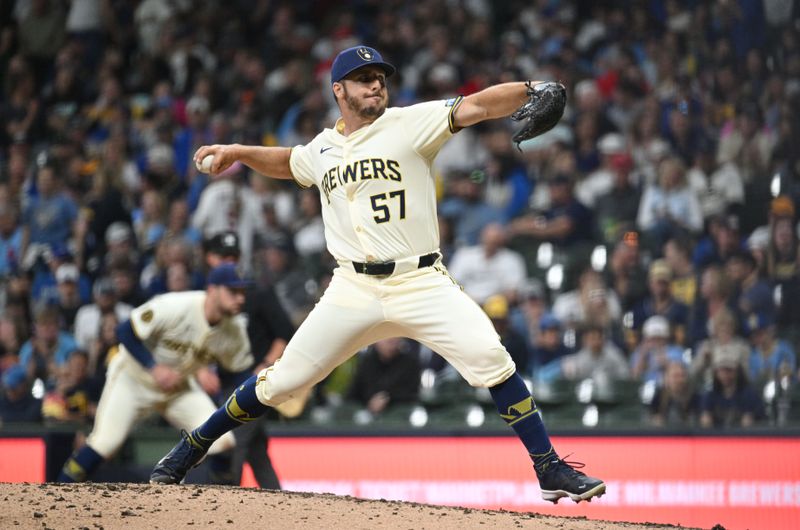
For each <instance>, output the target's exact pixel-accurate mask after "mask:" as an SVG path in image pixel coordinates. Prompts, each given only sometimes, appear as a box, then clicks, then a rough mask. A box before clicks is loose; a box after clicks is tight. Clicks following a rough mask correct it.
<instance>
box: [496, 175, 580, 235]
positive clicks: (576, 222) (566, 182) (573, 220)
mask: <svg viewBox="0 0 800 530" xmlns="http://www.w3.org/2000/svg"><path fill="white" fill-rule="evenodd" d="M547 184H548V190H549V192H550V207H549V208H548V209H546V210H545V211H543V212H541V213H540V214H527V215H524V216H522V217H519V218H517V219H515V220H514V221H512V222H511V224H510V231H511V233H512V234H514V235H522V236H531V237H533V238H534V239H536V240H538V241H548V242H550V243H552V244H553V245H555V246H556V247H558V248H560V249H562V250H573V249H575V247H576V246H577V245H579V244H581V243H589V242H590V241H591V237H592V233H591V231H590V230H587V229H586V227H589V226H592V221H593V218H592V212H591V210H589V209H588V208H587V207H586V206H584V205H583V204H581V203H580V202H579V201H578V200H577V199H576V198H575V196H574V195H573V191H572V190H573V181H572V178H571V177H570V176H569V175H566V174H563V173H561V174H558V175H555V176H554V177H553V178H551V179H550V180H549V181H548V182H547Z"/></svg>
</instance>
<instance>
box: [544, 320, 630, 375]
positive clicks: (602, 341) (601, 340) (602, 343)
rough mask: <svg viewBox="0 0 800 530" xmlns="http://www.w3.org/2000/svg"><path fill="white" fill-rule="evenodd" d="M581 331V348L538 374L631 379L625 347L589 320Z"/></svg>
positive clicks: (552, 363)
mask: <svg viewBox="0 0 800 530" xmlns="http://www.w3.org/2000/svg"><path fill="white" fill-rule="evenodd" d="M580 332H581V348H580V350H578V351H577V352H576V353H571V354H569V355H565V356H564V357H561V358H560V359H556V360H555V361H552V362H551V363H550V364H548V365H545V366H543V367H542V369H541V370H540V372H539V374H537V375H539V377H542V378H544V379H554V378H564V379H568V380H570V381H581V380H583V379H592V380H594V381H597V382H600V383H606V382H614V381H621V380H627V379H629V378H630V368H629V367H628V362H627V360H626V359H625V356H624V355H623V354H622V350H620V349H619V348H618V347H617V346H616V345H615V344H614V343H613V342H611V341H610V340H609V339H608V338H606V330H605V327H604V326H602V325H599V324H593V323H591V322H589V323H587V324H584V325H583V326H582V327H581V329H580Z"/></svg>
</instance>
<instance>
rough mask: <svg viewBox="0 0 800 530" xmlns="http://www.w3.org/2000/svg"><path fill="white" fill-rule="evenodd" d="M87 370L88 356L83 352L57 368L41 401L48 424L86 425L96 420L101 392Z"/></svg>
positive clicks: (74, 353)
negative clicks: (62, 422) (77, 423)
mask: <svg viewBox="0 0 800 530" xmlns="http://www.w3.org/2000/svg"><path fill="white" fill-rule="evenodd" d="M88 367H89V355H88V354H87V353H86V352H85V351H83V350H74V351H73V352H72V353H70V355H69V359H68V360H67V362H65V363H64V364H63V365H61V366H59V367H58V369H57V374H56V377H55V381H53V382H52V383H51V387H50V388H49V389H48V390H47V392H46V393H45V396H44V400H43V401H42V416H43V417H44V420H45V421H56V422H58V421H65V422H67V421H68V422H79V423H85V422H88V421H89V420H91V419H92V418H93V417H94V412H95V410H96V409H97V400H98V399H99V395H100V392H99V389H97V388H96V387H94V386H93V384H92V380H91V379H90V377H89V370H88Z"/></svg>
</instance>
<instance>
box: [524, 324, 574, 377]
mask: <svg viewBox="0 0 800 530" xmlns="http://www.w3.org/2000/svg"><path fill="white" fill-rule="evenodd" d="M563 331H564V330H563V328H562V324H561V321H560V320H559V319H558V318H556V317H555V315H553V314H552V313H545V314H544V315H542V318H541V319H540V320H539V335H538V337H537V340H536V343H535V344H534V348H533V351H532V352H531V373H532V374H533V375H534V377H536V375H537V373H538V371H539V370H540V369H541V368H542V367H543V366H546V365H548V364H550V363H551V362H553V361H556V360H557V359H561V358H563V357H564V356H565V355H568V354H570V353H572V350H570V349H569V348H568V347H567V346H566V345H565V344H564V336H563Z"/></svg>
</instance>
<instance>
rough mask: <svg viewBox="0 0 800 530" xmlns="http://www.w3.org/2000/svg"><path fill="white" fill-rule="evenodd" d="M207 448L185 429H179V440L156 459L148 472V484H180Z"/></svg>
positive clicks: (200, 460) (203, 455)
mask: <svg viewBox="0 0 800 530" xmlns="http://www.w3.org/2000/svg"><path fill="white" fill-rule="evenodd" d="M206 452H207V449H204V448H202V447H201V446H200V445H199V444H197V443H196V442H195V441H194V440H192V436H191V435H190V434H188V433H187V432H186V431H181V441H180V442H178V444H177V445H176V446H175V447H173V448H172V450H171V451H170V452H169V453H167V455H166V456H165V457H164V458H162V459H161V460H159V461H158V463H157V464H156V466H155V467H154V468H153V471H152V473H150V484H182V483H183V479H184V478H186V473H188V472H189V470H190V469H192V468H193V467H195V466H197V465H199V464H200V462H202V461H203V459H204V458H205V456H206Z"/></svg>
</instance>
